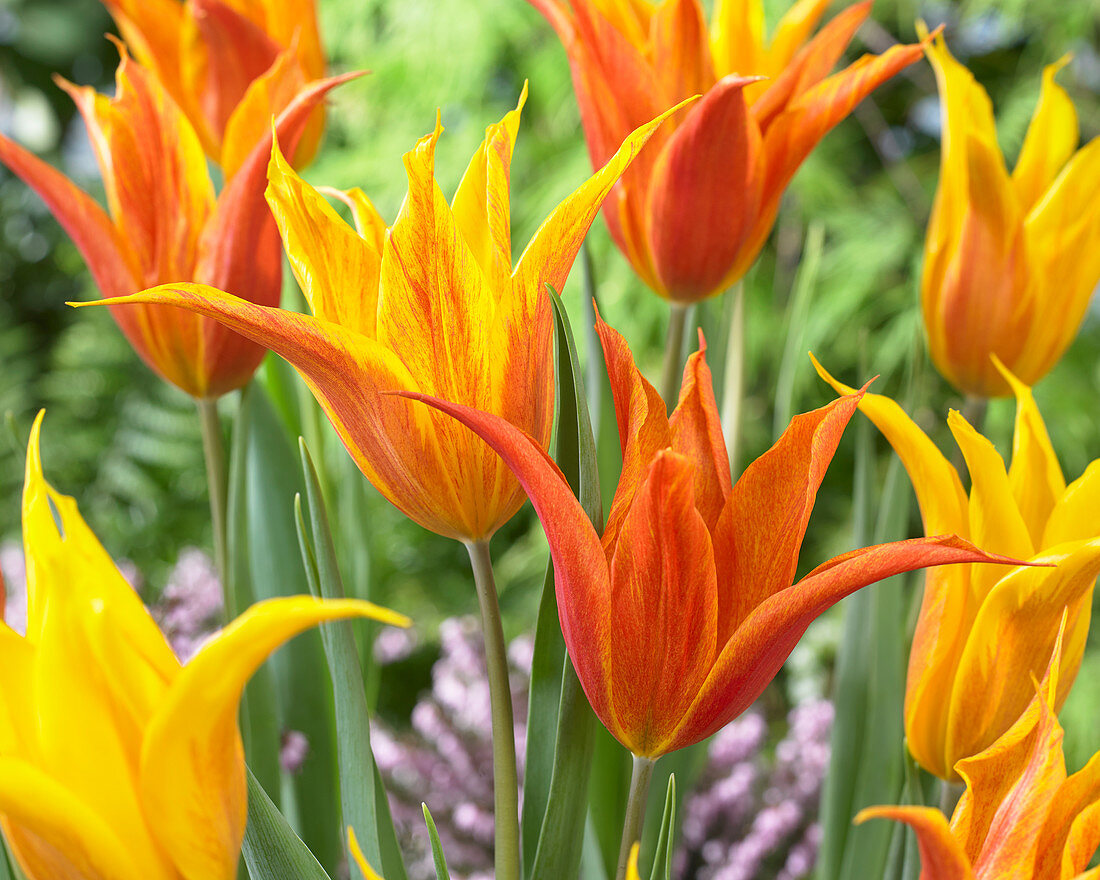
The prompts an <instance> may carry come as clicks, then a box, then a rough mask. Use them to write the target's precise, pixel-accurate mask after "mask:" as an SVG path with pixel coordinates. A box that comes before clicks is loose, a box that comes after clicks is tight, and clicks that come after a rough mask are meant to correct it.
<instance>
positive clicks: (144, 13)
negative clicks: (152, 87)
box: [101, 0, 185, 104]
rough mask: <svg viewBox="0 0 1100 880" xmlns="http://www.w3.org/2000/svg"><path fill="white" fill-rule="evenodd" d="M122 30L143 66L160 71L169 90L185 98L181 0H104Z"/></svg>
mask: <svg viewBox="0 0 1100 880" xmlns="http://www.w3.org/2000/svg"><path fill="white" fill-rule="evenodd" d="M101 2H102V3H103V5H104V6H105V7H107V11H108V12H110V13H111V17H112V18H114V20H115V24H117V25H118V30H119V33H120V34H122V37H123V39H124V40H125V41H126V45H127V46H129V48H130V51H131V52H133V53H134V57H135V58H137V60H138V61H140V62H141V64H142V66H143V67H147V68H149V70H151V71H153V72H154V73H155V74H156V77H157V79H159V80H160V81H161V82H162V83H164V87H165V88H166V89H167V90H168V93H169V94H170V95H172V97H173V98H175V99H176V102H177V103H181V104H182V103H185V102H183V101H181V94H182V92H183V84H182V83H181V82H180V39H179V35H180V29H181V28H182V26H183V14H184V12H183V9H184V7H183V4H182V3H180V2H179V0H101Z"/></svg>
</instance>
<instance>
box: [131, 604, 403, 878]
mask: <svg viewBox="0 0 1100 880" xmlns="http://www.w3.org/2000/svg"><path fill="white" fill-rule="evenodd" d="M346 617H365V618H369V619H372V620H378V621H381V622H383V623H388V624H393V625H395V626H408V624H409V621H408V618H406V617H404V616H403V615H400V614H397V613H395V612H393V611H389V610H387V609H385V608H380V607H378V606H377V605H372V604H370V603H369V602H361V601H358V600H351V599H348V600H339V601H330V602H325V601H322V600H319V599H313V598H309V597H305V596H296V597H291V598H286V599H272V600H268V601H266V602H260V603H258V604H256V605H253V606H252V607H251V608H249V609H248V610H247V611H245V612H244V614H242V615H241V616H240V617H238V618H237V619H236V620H234V621H233V622H232V623H230V624H229V625H228V626H227V627H226V628H225V629H224V630H222V631H221V633H220V634H219V635H218V636H216V637H215V638H214V639H212V640H211V641H210V642H208V643H207V644H206V645H205V646H204V647H203V648H202V649H201V650H200V651H199V653H198V654H197V655H196V656H195V658H194V659H193V660H192V661H191V662H190V663H188V664H187V666H185V667H184V669H183V671H182V672H181V673H180V675H179V677H178V678H177V679H176V681H175V682H174V683H173V685H172V688H171V690H170V691H169V693H168V696H167V698H166V700H165V701H164V704H163V705H162V707H161V709H160V711H159V712H158V713H157V715H156V717H155V718H153V720H152V722H151V723H150V725H149V728H148V731H147V733H146V737H145V743H144V747H143V749H142V754H141V792H142V798H143V802H144V806H145V809H146V810H147V812H148V814H149V815H150V816H153V817H155V819H156V821H155V826H154V828H155V832H156V834H157V838H158V840H159V842H160V844H161V846H162V847H163V848H164V850H165V852H167V853H168V854H169V856H170V857H171V858H172V860H173V862H174V863H175V865H176V867H177V868H178V869H179V871H180V873H181V874H182V875H183V877H185V878H187V880H233V878H234V877H236V872H237V858H238V852H239V850H240V845H241V840H242V839H243V837H244V826H245V814H246V807H247V803H246V794H245V775H244V755H243V751H242V748H241V742H240V734H239V732H238V730H237V710H238V705H239V703H240V699H241V692H242V691H243V689H244V686H245V683H246V682H247V681H248V679H249V678H251V677H252V674H253V673H254V672H255V671H256V670H257V669H258V668H259V666H260V664H262V663H263V662H264V660H266V659H267V657H268V655H269V654H271V652H272V651H274V650H275V649H276V648H278V647H279V646H280V645H281V644H282V643H283V642H285V641H286V640H287V639H289V638H291V637H293V636H295V635H297V634H298V633H300V632H302V631H303V630H305V629H308V628H309V627H311V626H315V625H316V624H318V623H322V622H324V621H326V620H337V619H341V618H346Z"/></svg>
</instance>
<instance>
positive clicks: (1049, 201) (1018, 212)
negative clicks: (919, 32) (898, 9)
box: [921, 38, 1100, 397]
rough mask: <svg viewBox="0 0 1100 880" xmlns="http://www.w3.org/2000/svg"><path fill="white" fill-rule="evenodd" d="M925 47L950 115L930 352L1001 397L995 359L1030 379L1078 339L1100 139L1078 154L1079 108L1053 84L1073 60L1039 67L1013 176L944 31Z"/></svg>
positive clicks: (1095, 233)
mask: <svg viewBox="0 0 1100 880" xmlns="http://www.w3.org/2000/svg"><path fill="white" fill-rule="evenodd" d="M927 51H928V58H929V60H930V61H931V62H932V66H933V67H934V68H935V70H936V80H937V82H938V83H939V91H940V102H941V108H942V109H941V116H942V119H943V123H942V128H943V152H942V155H941V159H940V183H939V189H938V190H937V192H936V201H935V205H934V207H933V210H932V218H931V220H930V221H929V223H928V235H927V238H926V240H925V244H924V270H923V275H922V278H921V304H922V310H923V313H924V326H925V329H926V331H927V333H928V347H929V349H930V350H931V353H932V360H933V361H934V362H935V364H936V367H937V369H938V370H939V371H940V372H941V373H942V374H943V376H944V377H945V378H946V379H947V380H948V381H949V382H950V383H951V384H952V385H954V386H955V387H956V388H958V389H959V390H960V391H963V392H964V393H966V394H970V395H975V396H978V397H1003V396H1007V395H1010V394H1011V393H1012V389H1011V387H1010V385H1009V383H1008V382H1006V381H1005V379H1004V378H1003V376H1002V375H1001V373H1000V372H999V371H998V370H996V369H994V367H993V363H992V361H991V360H990V355H991V354H995V355H997V357H999V358H1000V359H1001V361H1002V362H1003V363H1004V364H1005V365H1006V366H1007V367H1008V368H1009V369H1010V370H1012V372H1013V373H1015V374H1016V375H1017V376H1018V377H1019V378H1020V379H1021V380H1022V381H1023V382H1025V383H1027V384H1028V385H1034V384H1035V383H1036V382H1038V381H1039V380H1040V379H1041V378H1043V376H1045V375H1046V374H1047V373H1048V372H1049V371H1050V369H1051V368H1052V367H1053V366H1054V365H1055V364H1056V363H1057V362H1058V359H1059V358H1060V357H1061V356H1062V353H1063V352H1065V350H1066V349H1067V348H1068V347H1069V344H1070V343H1071V342H1072V341H1073V337H1074V336H1076V335H1077V328H1078V327H1080V326H1081V321H1082V320H1083V319H1084V317H1085V309H1086V307H1087V306H1088V302H1089V297H1090V296H1091V295H1092V292H1093V290H1094V289H1095V288H1096V285H1097V282H1100V200H1098V199H1097V198H1096V193H1097V191H1098V190H1100V138H1093V139H1092V140H1091V141H1090V142H1089V143H1088V144H1087V145H1086V146H1084V147H1082V148H1081V149H1080V150H1077V138H1078V134H1077V114H1076V112H1075V111H1074V108H1073V104H1072V103H1071V102H1070V99H1069V97H1068V96H1067V95H1066V93H1065V91H1064V90H1063V89H1062V87H1061V86H1059V85H1058V84H1057V83H1056V82H1055V81H1054V76H1055V74H1057V72H1058V71H1059V70H1060V69H1061V68H1062V67H1064V66H1065V65H1066V63H1067V62H1068V61H1069V58H1068V56H1067V57H1066V58H1063V59H1062V60H1061V61H1058V62H1057V63H1055V64H1051V65H1049V66H1048V67H1047V68H1046V69H1045V70H1044V72H1043V85H1042V93H1041V95H1040V97H1039V104H1038V107H1037V108H1036V110H1035V115H1034V116H1033V117H1032V119H1031V125H1030V126H1029V128H1028V131H1027V136H1026V137H1025V139H1024V145H1023V149H1022V150H1021V152H1020V157H1019V159H1018V160H1017V162H1016V168H1015V169H1014V170H1013V172H1012V174H1011V175H1009V173H1008V171H1007V169H1006V168H1005V161H1004V157H1003V156H1002V154H1001V150H1000V147H998V145H997V130H996V127H995V124H994V120H993V108H992V106H991V105H990V102H989V96H988V95H987V94H986V92H985V89H983V88H982V87H981V86H980V85H978V83H977V82H975V80H974V77H973V76H972V75H971V73H970V72H969V71H968V70H967V69H966V68H965V67H964V66H963V65H961V64H960V63H959V62H958V61H956V60H955V59H954V58H953V57H952V56H951V53H950V52H949V51H948V49H947V46H946V45H945V44H944V41H943V39H942V38H938V39H936V40H935V41H934V42H933V43H932V44H931V45H930V46H929V47H928V49H927ZM1075 150H1076V152H1075Z"/></svg>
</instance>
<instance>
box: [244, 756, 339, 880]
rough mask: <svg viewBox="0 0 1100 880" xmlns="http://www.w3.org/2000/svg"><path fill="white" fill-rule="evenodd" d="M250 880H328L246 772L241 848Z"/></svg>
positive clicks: (288, 824)
mask: <svg viewBox="0 0 1100 880" xmlns="http://www.w3.org/2000/svg"><path fill="white" fill-rule="evenodd" d="M241 854H242V855H243V856H244V862H245V864H246V865H247V866H248V875H249V877H251V878H252V880H290V878H293V880H330V878H329V876H328V874H326V873H325V869H324V868H322V867H321V863H320V862H318V861H317V859H316V858H314V856H313V853H311V852H310V851H309V848H308V847H307V846H306V845H305V844H304V843H302V839H301V838H300V837H298V835H297V834H295V833H294V829H293V828H291V827H290V823H289V822H287V820H286V818H285V817H284V816H283V814H282V813H280V812H279V810H278V809H277V808H276V807H275V804H273V803H272V802H271V798H269V797H268V796H267V793H266V792H265V791H264V790H263V787H262V786H261V785H260V783H259V782H257V781H256V777H255V776H253V775H252V771H251V770H249V771H248V825H247V827H246V828H245V832H244V845H243V847H242V848H241Z"/></svg>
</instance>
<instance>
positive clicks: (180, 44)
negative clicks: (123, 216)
mask: <svg viewBox="0 0 1100 880" xmlns="http://www.w3.org/2000/svg"><path fill="white" fill-rule="evenodd" d="M102 2H103V5H104V6H106V7H107V10H108V11H109V12H110V13H111V15H112V16H113V17H114V20H115V23H116V24H117V25H118V29H119V32H120V33H121V34H122V36H123V37H124V38H125V40H126V43H127V45H129V46H130V48H131V50H132V51H133V53H134V55H135V56H136V57H137V59H138V61H140V62H141V63H142V64H143V65H144V66H145V67H147V68H148V69H149V70H151V71H153V72H154V73H155V75H156V77H157V79H158V80H160V82H162V83H163V84H164V87H165V89H166V90H167V91H168V94H169V95H171V96H172V98H173V100H174V101H175V102H176V104H178V105H179V107H180V108H181V109H182V110H183V112H184V113H185V114H186V115H187V118H188V119H189V120H190V121H191V125H192V126H193V127H194V129H195V132H196V133H197V134H198V136H199V139H200V140H201V142H202V145H203V149H204V150H206V152H207V153H208V154H209V155H210V158H212V159H213V160H214V161H215V162H217V163H218V164H220V165H221V166H222V167H223V168H224V169H225V171H226V174H227V175H230V174H232V173H233V172H234V171H235V170H236V168H237V167H238V165H239V163H240V162H242V161H243V160H244V159H245V158H246V157H247V155H248V152H249V151H250V150H251V147H252V145H253V144H255V143H257V142H258V141H260V140H262V139H263V137H264V135H265V134H266V133H267V131H268V129H270V127H271V117H272V116H278V115H279V114H280V113H282V112H283V111H284V110H285V109H286V108H287V107H288V106H289V105H290V103H291V102H292V101H293V99H294V97H295V95H297V94H298V92H299V91H301V89H302V88H303V87H304V86H305V84H306V83H308V82H310V81H312V80H316V79H320V78H321V77H323V76H324V75H325V56H324V50H323V49H322V47H321V35H320V32H319V30H318V27H317V9H316V4H315V3H314V2H313V0H249V2H241V0H182V2H181V0H155V2H150V0H102ZM323 127H324V110H323V108H322V107H320V106H317V107H316V108H315V109H314V110H313V114H312V117H311V119H310V121H309V123H308V125H307V127H306V130H305V134H304V135H303V136H302V139H301V142H300V143H299V144H298V149H297V151H296V153H295V159H296V161H297V162H298V163H299V164H300V165H302V164H306V163H307V162H308V161H309V160H310V159H311V158H312V157H313V155H314V153H315V152H316V151H317V144H318V142H319V141H320V137H321V130H322V128H323Z"/></svg>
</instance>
